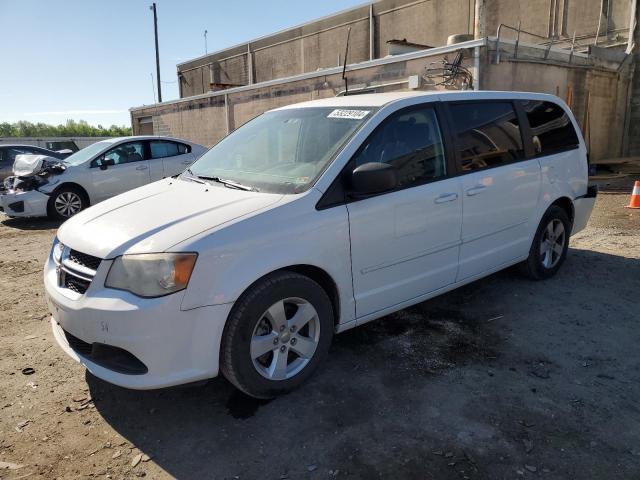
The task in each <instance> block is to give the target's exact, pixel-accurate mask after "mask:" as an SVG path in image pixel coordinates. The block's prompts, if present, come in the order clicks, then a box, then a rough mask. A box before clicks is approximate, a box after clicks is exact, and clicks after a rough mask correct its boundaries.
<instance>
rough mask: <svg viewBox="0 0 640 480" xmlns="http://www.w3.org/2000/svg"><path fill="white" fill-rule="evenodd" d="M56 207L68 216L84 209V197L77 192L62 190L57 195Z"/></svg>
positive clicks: (59, 212) (61, 213) (57, 210)
mask: <svg viewBox="0 0 640 480" xmlns="http://www.w3.org/2000/svg"><path fill="white" fill-rule="evenodd" d="M54 207H55V209H56V212H58V214H60V216H62V217H65V218H68V217H71V216H73V215H75V214H76V213H78V212H79V211H80V210H82V199H81V198H80V195H78V194H77V193H76V192H62V193H60V194H58V196H57V197H56V200H55V202H54Z"/></svg>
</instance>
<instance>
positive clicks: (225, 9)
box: [0, 0, 363, 127]
mask: <svg viewBox="0 0 640 480" xmlns="http://www.w3.org/2000/svg"><path fill="white" fill-rule="evenodd" d="M151 3H152V1H151V0H102V1H97V0H84V1H82V0H0V32H2V40H1V41H0V122H15V121H18V120H27V121H30V122H33V123H36V122H44V123H51V124H55V125H57V124H60V123H64V122H65V121H66V120H67V119H73V120H86V121H87V122H89V123H90V124H92V125H103V126H105V127H106V126H109V125H112V124H115V125H125V126H130V125H131V120H130V117H129V111H128V109H129V108H131V107H136V106H140V105H144V104H151V103H154V98H155V97H154V88H155V87H154V85H155V71H156V67H155V50H154V39H153V13H152V12H151V10H150V9H149V6H150V5H151ZM362 3H363V0H320V1H318V0H315V1H311V0H227V1H220V0H209V1H206V0H156V5H157V12H158V36H159V42H160V67H161V70H160V78H161V80H162V82H163V83H162V99H163V100H165V101H166V100H173V99H176V98H178V84H177V77H176V64H178V63H180V62H184V61H186V60H190V59H192V58H195V57H199V56H201V55H204V53H205V50H204V49H205V45H204V31H205V30H207V31H208V34H207V46H208V51H209V52H213V51H216V50H220V49H223V48H226V47H229V46H232V45H236V44H238V43H242V42H246V41H248V40H251V39H253V38H256V37H260V36H262V35H266V34H269V33H272V32H275V31H278V30H282V29H285V28H288V27H292V26H295V25H297V24H300V23H304V22H307V21H310V20H313V19H315V18H318V17H322V16H325V15H329V14H331V13H334V12H337V11H340V10H344V9H346V8H350V7H352V6H355V5H361V4H362ZM151 75H153V81H152V77H151ZM156 95H157V93H156Z"/></svg>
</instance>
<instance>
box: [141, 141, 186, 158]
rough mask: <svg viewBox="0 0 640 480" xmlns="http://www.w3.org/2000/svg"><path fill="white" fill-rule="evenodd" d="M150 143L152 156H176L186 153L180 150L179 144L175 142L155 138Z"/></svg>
mask: <svg viewBox="0 0 640 480" xmlns="http://www.w3.org/2000/svg"><path fill="white" fill-rule="evenodd" d="M149 144H150V146H151V158H164V157H174V156H176V155H181V154H182V153H184V152H182V153H181V152H180V151H179V149H178V144H177V143H175V142H167V141H155V140H154V141H152V142H149Z"/></svg>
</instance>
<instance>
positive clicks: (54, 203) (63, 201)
mask: <svg viewBox="0 0 640 480" xmlns="http://www.w3.org/2000/svg"><path fill="white" fill-rule="evenodd" d="M88 206H89V202H88V201H87V197H86V195H85V193H84V192H83V191H82V190H80V189H79V188H77V187H74V186H71V185H70V186H63V187H61V188H59V189H58V190H55V191H54V192H53V193H52V194H51V197H49V202H48V203H47V213H48V215H49V218H51V219H54V220H63V221H64V220H67V219H69V218H71V217H73V216H74V215H76V214H77V213H80V212H81V211H82V210H84V209H85V208H87V207H88Z"/></svg>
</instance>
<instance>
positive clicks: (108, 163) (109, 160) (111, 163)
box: [100, 158, 116, 170]
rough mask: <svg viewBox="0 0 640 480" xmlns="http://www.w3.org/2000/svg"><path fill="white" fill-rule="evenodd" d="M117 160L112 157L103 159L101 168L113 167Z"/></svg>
mask: <svg viewBox="0 0 640 480" xmlns="http://www.w3.org/2000/svg"><path fill="white" fill-rule="evenodd" d="M115 164H116V162H115V161H114V160H113V159H112V158H107V159H104V158H103V159H102V161H101V162H100V170H106V169H107V168H108V167H113V166H114V165H115Z"/></svg>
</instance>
